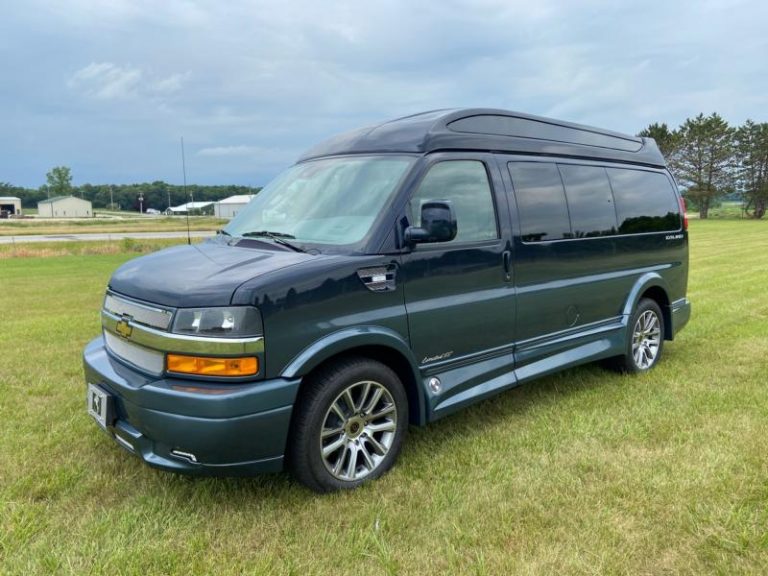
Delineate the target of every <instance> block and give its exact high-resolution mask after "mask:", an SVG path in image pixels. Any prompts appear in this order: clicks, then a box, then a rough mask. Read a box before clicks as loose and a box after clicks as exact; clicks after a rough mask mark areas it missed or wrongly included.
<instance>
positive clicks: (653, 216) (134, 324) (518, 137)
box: [84, 109, 691, 492]
mask: <svg viewBox="0 0 768 576" xmlns="http://www.w3.org/2000/svg"><path fill="white" fill-rule="evenodd" d="M686 229H687V222H686V218H685V210H684V204H683V202H682V199H681V197H680V194H679V192H678V190H677V187H676V185H675V182H674V180H673V178H672V176H671V175H670V173H669V171H668V170H667V168H666V166H665V162H664V158H663V157H662V155H661V154H660V152H659V150H658V148H657V146H656V144H655V143H654V142H653V140H651V139H648V138H638V137H634V136H628V135H624V134H618V133H614V132H609V131H606V130H601V129H597V128H590V127H586V126H581V125H576V124H571V123H567V122H561V121H558V120H551V119H546V118H540V117H535V116H530V115H525V114H519V113H514V112H507V111H502V110H489V109H464V110H438V111H431V112H426V113H423V114H417V115H414V116H409V117H406V118H401V119H398V120H394V121H391V122H386V123H383V124H380V125H377V126H373V127H368V128H364V129H361V130H357V131H354V132H350V133H346V134H342V135H340V136H337V137H335V138H332V139H330V140H328V141H326V142H324V143H322V144H320V145H319V146H317V147H315V148H313V149H311V150H309V151H308V152H307V153H306V154H305V155H304V156H303V157H302V158H300V159H299V161H298V162H297V163H296V164H295V165H294V166H293V167H291V168H289V169H288V170H287V171H286V172H285V173H283V174H282V175H281V176H279V177H277V178H276V179H275V180H274V181H272V182H271V183H270V184H269V185H268V186H266V187H265V188H264V189H263V190H262V191H261V192H260V193H259V194H258V195H257V196H256V197H255V198H254V199H253V200H252V201H251V203H250V204H249V205H248V207H247V208H246V209H244V210H243V211H242V212H241V213H240V214H238V215H237V217H236V218H235V219H234V220H232V221H231V222H230V223H229V224H228V225H227V226H226V227H225V228H224V229H223V230H221V231H220V233H218V234H217V235H216V237H214V238H212V239H210V240H208V241H206V242H203V243H200V244H196V245H191V246H177V247H173V248H169V249H166V250H162V251H160V252H157V253H154V254H151V255H147V256H143V257H141V258H137V259H134V260H131V261H129V262H128V263H126V264H124V265H123V266H122V267H120V268H119V269H118V270H117V271H116V272H115V273H114V274H113V276H112V278H111V279H110V281H109V285H108V287H107V290H106V295H105V298H104V305H103V309H102V311H101V321H102V328H103V329H102V334H101V336H99V337H98V338H96V339H95V340H94V341H92V342H91V343H90V344H88V346H87V347H86V349H85V351H84V365H85V380H86V386H87V406H88V411H89V413H90V414H91V415H92V416H93V417H94V419H95V420H96V421H97V422H98V424H99V425H100V426H101V427H102V428H103V429H104V430H105V431H106V432H107V433H108V434H109V435H110V436H111V437H112V438H114V440H115V441H116V442H117V443H118V444H119V445H120V446H122V447H123V448H125V449H126V450H128V451H129V452H131V453H133V454H135V455H137V456H138V457H139V458H141V459H142V460H143V461H144V462H146V463H147V464H149V465H150V466H154V467H157V468H161V469H165V470H171V471H176V472H184V473H193V474H215V475H250V474H254V473H261V472H271V471H279V470H282V469H284V468H288V469H289V470H291V471H292V473H293V474H294V475H295V477H296V478H297V479H298V480H299V481H301V482H302V483H304V484H305V485H307V486H308V487H310V488H312V489H314V490H316V491H320V492H326V491H332V490H338V489H344V488H354V487H356V486H358V485H360V484H361V483H363V482H366V481H368V480H372V479H375V478H377V477H379V476H381V475H382V474H383V473H385V472H386V471H387V470H388V469H390V468H391V467H392V465H393V464H394V462H395V460H396V458H397V456H398V453H399V452H400V449H401V446H402V443H403V440H404V438H405V435H406V431H407V428H408V426H409V425H426V424H428V423H429V422H432V421H435V420H437V419H439V418H442V417H443V416H446V415H448V414H451V413H453V412H455V411H457V410H459V409H461V408H464V407H465V406H468V405H470V404H473V403H475V402H478V401H480V400H483V399H486V398H489V397H491V396H493V395H495V394H498V393H500V392H502V391H504V390H508V389H510V388H512V387H514V386H517V385H519V384H522V383H525V382H528V381H531V380H534V379H536V378H538V377H541V376H544V375H545V374H551V373H553V372H555V371H558V370H563V369H566V368H570V367H573V366H576V365H579V364H583V363H586V362H593V361H596V360H602V361H605V362H606V363H609V364H611V365H613V366H614V367H616V368H618V369H620V370H621V371H623V372H629V373H642V372H646V371H648V370H650V369H651V368H653V367H654V366H655V365H656V364H657V363H658V362H659V359H660V358H661V356H662V351H663V348H664V344H665V341H669V340H673V339H674V337H675V335H676V334H677V333H678V331H679V330H680V329H681V328H682V327H683V326H685V324H686V323H687V321H688V319H689V316H690V309H691V308H690V303H689V301H688V299H687V298H686V287H687V277H688V233H687V231H686Z"/></svg>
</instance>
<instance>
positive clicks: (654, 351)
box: [609, 298, 664, 374]
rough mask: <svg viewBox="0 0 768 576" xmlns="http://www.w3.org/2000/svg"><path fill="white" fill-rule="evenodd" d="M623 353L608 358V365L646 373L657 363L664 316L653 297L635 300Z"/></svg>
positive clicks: (662, 348) (633, 372)
mask: <svg viewBox="0 0 768 576" xmlns="http://www.w3.org/2000/svg"><path fill="white" fill-rule="evenodd" d="M626 346H627V347H626V352H625V353H624V355H623V356H617V357H616V358H611V359H610V361H609V365H610V366H611V367H612V368H614V369H617V370H619V371H620V372H625V373H628V374H638V373H642V372H648V371H649V370H650V369H651V368H653V367H654V366H656V364H658V362H659V360H660V359H661V355H662V352H663V350H664V315H663V314H662V312H661V308H660V307H659V305H658V304H657V303H656V301H655V300H651V299H650V298H643V299H642V300H640V302H638V304H637V307H636V308H635V311H634V312H633V314H632V317H631V318H630V320H629V324H628V325H627V345H626Z"/></svg>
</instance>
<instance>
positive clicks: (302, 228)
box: [224, 156, 413, 245]
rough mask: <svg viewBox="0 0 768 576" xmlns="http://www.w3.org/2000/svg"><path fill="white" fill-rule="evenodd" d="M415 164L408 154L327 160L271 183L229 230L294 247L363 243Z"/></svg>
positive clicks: (302, 166)
mask: <svg viewBox="0 0 768 576" xmlns="http://www.w3.org/2000/svg"><path fill="white" fill-rule="evenodd" d="M412 162H413V159H412V158H408V157H402V156H380V157H374V156H365V157H354V158H351V157H346V158H326V159H321V160H314V161H310V162H305V163H302V164H297V165H295V166H293V167H292V168H289V169H288V170H287V171H286V172H284V173H283V174H282V175H280V176H278V177H277V178H276V179H275V180H273V181H272V182H270V183H269V184H268V185H267V186H266V187H265V188H264V189H263V190H262V191H261V192H259V193H258V194H257V195H256V197H255V198H254V199H253V200H251V202H250V203H249V204H248V207H247V208H245V209H244V210H243V211H242V212H241V213H240V214H238V215H237V217H236V218H235V219H234V220H232V222H230V223H229V224H228V225H227V226H226V228H225V229H224V230H225V232H227V233H229V234H231V235H232V236H261V237H267V238H269V237H274V238H278V237H282V238H290V239H291V240H290V242H291V243H292V244H297V243H299V244H301V243H308V244H330V245H345V244H356V243H358V242H360V241H361V240H362V239H363V238H364V237H365V236H366V235H367V234H368V232H369V231H370V229H371V226H372V225H373V222H374V221H375V219H376V217H377V216H378V215H379V214H380V213H381V210H382V208H384V206H385V205H386V204H387V203H388V201H389V200H390V199H391V197H392V195H393V193H394V191H395V189H396V188H397V185H398V183H399V182H400V180H401V178H402V177H403V175H404V174H405V172H406V170H407V169H408V167H409V166H410V165H411V163H412Z"/></svg>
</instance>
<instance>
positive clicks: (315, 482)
mask: <svg viewBox="0 0 768 576" xmlns="http://www.w3.org/2000/svg"><path fill="white" fill-rule="evenodd" d="M362 380H372V381H375V382H378V383H380V384H382V385H383V386H384V387H385V388H386V389H387V390H388V391H389V393H390V394H391V395H392V399H393V400H394V403H395V407H396V410H397V427H396V430H395V438H394V440H393V442H392V446H391V447H390V449H389V452H388V453H387V455H386V456H385V457H384V460H383V461H382V462H381V464H380V465H379V466H378V467H377V468H376V469H375V470H374V471H373V472H371V473H370V474H369V475H368V476H366V477H365V478H362V479H360V480H356V481H353V482H349V481H343V480H339V479H337V478H335V477H334V476H333V475H332V474H331V473H330V472H328V470H327V469H326V468H325V464H324V463H323V460H322V457H321V455H320V452H319V450H318V444H319V434H320V430H321V428H322V425H323V420H324V418H325V415H326V412H327V411H328V409H329V408H330V405H331V403H332V402H333V401H334V400H335V399H336V397H337V396H338V395H339V394H340V393H341V392H342V390H344V389H345V388H346V387H347V386H350V385H351V384H354V383H356V382H360V381H362ZM295 410H296V412H295V416H294V418H293V423H292V430H291V435H290V439H289V446H288V467H289V469H290V470H291V472H292V473H293V475H294V476H295V477H296V478H297V479H298V480H299V481H300V482H302V483H303V484H305V485H306V486H308V487H309V488H311V489H313V490H315V491H317V492H331V491H335V490H344V489H351V488H356V487H358V486H360V485H361V484H363V483H366V482H368V481H371V480H375V479H376V478H379V477H380V476H382V475H383V474H384V473H386V472H387V471H388V470H389V469H390V468H391V467H392V465H393V464H394V463H395V461H396V459H397V457H398V455H399V453H400V450H401V448H402V443H403V440H404V438H405V435H406V433H407V429H408V397H407V395H406V393H405V389H404V388H403V385H402V383H401V382H400V379H399V378H398V377H397V375H396V374H395V372H394V371H392V370H391V369H390V368H389V367H387V366H385V365H384V364H382V363H380V362H377V361H375V360H371V359H368V358H347V359H344V360H340V361H338V362H335V363H333V364H331V365H329V366H327V367H325V368H322V369H321V370H319V371H318V372H316V373H315V374H313V375H312V376H310V379H309V380H308V381H307V385H306V387H305V388H304V389H303V390H302V393H301V396H300V398H299V399H298V400H297V404H296V408H295Z"/></svg>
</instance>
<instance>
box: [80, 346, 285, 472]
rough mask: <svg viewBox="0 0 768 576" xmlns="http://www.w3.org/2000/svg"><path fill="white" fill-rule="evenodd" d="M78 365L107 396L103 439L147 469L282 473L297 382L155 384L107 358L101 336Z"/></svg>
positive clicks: (167, 380)
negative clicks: (106, 418)
mask: <svg viewBox="0 0 768 576" xmlns="http://www.w3.org/2000/svg"><path fill="white" fill-rule="evenodd" d="M83 364H84V369H85V379H86V384H93V385H96V386H98V387H99V388H101V389H102V390H103V391H104V392H106V393H107V394H109V398H110V410H111V412H110V418H109V422H108V423H107V427H106V432H107V434H109V435H110V436H111V437H112V438H113V439H114V440H115V441H116V442H117V443H118V444H119V445H120V446H122V447H123V448H125V449H126V450H128V451H129V452H131V453H133V454H135V455H136V456H138V457H140V458H141V459H142V460H143V461H144V462H146V463H147V464H149V465H150V466H153V467H156V468H161V469H165V470H172V471H174V472H183V473H189V474H201V475H221V476H242V475H251V474H256V473H261V472H276V471H279V470H281V469H282V468H283V454H284V452H285V446H286V442H287V438H288V429H289V425H290V421H291V413H292V409H293V403H294V400H295V398H296V393H297V391H298V388H299V382H300V380H299V379H296V380H287V379H274V380H260V381H257V382H247V383H242V384H237V385H228V384H220V385H216V384H210V383H205V382H200V381H194V380H185V379H177V378H173V379H171V378H164V379H157V378H153V377H151V376H147V375H145V374H142V373H140V372H138V371H136V370H134V369H132V368H130V367H128V366H126V365H124V364H123V363H121V362H120V361H118V360H116V359H115V358H113V357H111V356H110V355H109V353H108V352H107V350H106V348H105V347H104V340H103V338H97V339H96V340H94V341H92V342H91V343H90V344H88V346H87V347H86V348H85V351H84V353H83Z"/></svg>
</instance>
